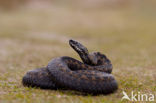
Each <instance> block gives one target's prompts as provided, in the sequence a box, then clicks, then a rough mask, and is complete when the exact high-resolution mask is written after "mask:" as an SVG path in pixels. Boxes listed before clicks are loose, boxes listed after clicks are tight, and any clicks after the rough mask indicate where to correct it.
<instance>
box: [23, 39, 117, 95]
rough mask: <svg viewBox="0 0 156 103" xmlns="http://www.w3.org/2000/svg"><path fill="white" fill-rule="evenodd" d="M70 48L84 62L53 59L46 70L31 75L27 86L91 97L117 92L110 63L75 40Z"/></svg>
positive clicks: (28, 73) (104, 57) (27, 77)
mask: <svg viewBox="0 0 156 103" xmlns="http://www.w3.org/2000/svg"><path fill="white" fill-rule="evenodd" d="M69 44H70V46H71V47H72V48H73V49H74V50H75V51H76V52H77V53H78V54H79V56H80V58H81V59H82V61H83V62H80V61H78V60H76V59H74V58H71V57H68V56H63V57H58V58H54V59H52V60H51V61H50V62H49V63H48V65H47V67H42V68H37V69H34V70H31V71H28V72H27V73H26V74H25V75H24V77H23V79H22V83H23V85H24V86H28V87H29V86H31V87H40V88H43V89H70V90H77V91H80V92H85V93H90V94H109V93H112V92H114V91H115V90H117V89H118V84H117V81H116V80H115V78H114V76H113V75H112V74H111V72H112V68H113V67H112V64H111V61H110V60H109V59H108V58H107V57H106V56H105V55H104V54H102V53H100V52H93V53H89V52H88V50H87V48H86V47H85V46H83V45H82V44H81V43H79V42H78V41H75V40H69Z"/></svg>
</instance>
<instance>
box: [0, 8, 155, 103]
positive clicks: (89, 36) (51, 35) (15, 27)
mask: <svg viewBox="0 0 156 103" xmlns="http://www.w3.org/2000/svg"><path fill="white" fill-rule="evenodd" d="M146 6H147V5H146ZM144 7H145V6H143V7H134V8H132V7H128V8H117V9H104V8H102V9H94V10H93V9H91V10H90V9H85V10H81V9H71V8H67V7H57V6H56V7H52V8H50V9H29V8H27V9H20V10H16V11H11V12H4V11H1V13H0V17H1V18H0V57H1V58H0V103H114V102H116V103H124V102H128V101H121V98H122V96H123V95H122V91H123V90H124V91H126V92H127V94H130V93H131V91H132V90H133V91H135V92H138V91H140V92H142V93H153V94H156V57H155V51H156V46H155V44H156V29H155V27H156V21H155V17H156V13H155V10H154V9H153V8H152V7H150V6H149V7H146V8H144ZM70 38H73V39H76V40H79V41H81V42H82V43H83V44H84V45H86V46H87V47H88V49H89V50H90V51H91V52H92V51H101V52H103V53H105V54H106V55H107V56H108V57H109V58H110V59H111V61H112V63H113V67H114V69H113V75H114V76H115V78H116V80H117V81H118V83H119V89H118V91H117V92H115V93H113V94H110V95H99V96H91V95H88V96H83V95H79V94H76V93H75V92H74V91H61V90H58V91H54V90H41V89H39V88H27V87H23V85H22V84H21V79H22V77H23V75H24V74H25V73H26V72H27V71H28V70H31V69H34V68H37V67H42V66H46V65H47V63H48V62H49V61H50V60H51V59H52V58H54V57H58V56H64V55H67V56H71V57H74V58H77V59H79V57H78V55H77V54H76V53H75V52H74V51H73V50H72V49H71V48H70V47H69V45H68V40H69V39H70Z"/></svg>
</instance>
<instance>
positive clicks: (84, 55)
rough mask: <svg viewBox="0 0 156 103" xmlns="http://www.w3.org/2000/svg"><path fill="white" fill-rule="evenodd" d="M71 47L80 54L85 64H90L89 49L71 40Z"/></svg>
mask: <svg viewBox="0 0 156 103" xmlns="http://www.w3.org/2000/svg"><path fill="white" fill-rule="evenodd" d="M69 45H70V46H71V47H72V48H73V49H74V50H75V51H76V52H77V53H78V54H79V56H80V58H81V59H82V61H83V62H84V63H87V64H88V63H90V59H89V57H88V56H89V52H88V49H87V48H86V47H85V46H83V45H82V44H81V43H79V42H78V41H75V40H72V39H71V40H69Z"/></svg>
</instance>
